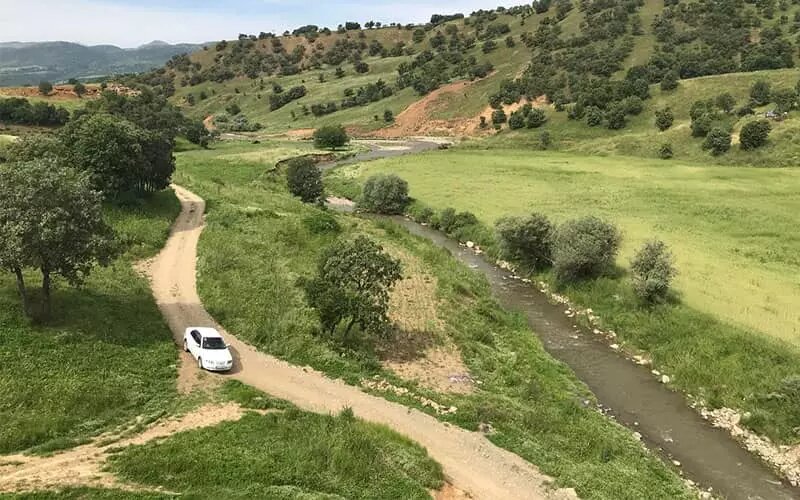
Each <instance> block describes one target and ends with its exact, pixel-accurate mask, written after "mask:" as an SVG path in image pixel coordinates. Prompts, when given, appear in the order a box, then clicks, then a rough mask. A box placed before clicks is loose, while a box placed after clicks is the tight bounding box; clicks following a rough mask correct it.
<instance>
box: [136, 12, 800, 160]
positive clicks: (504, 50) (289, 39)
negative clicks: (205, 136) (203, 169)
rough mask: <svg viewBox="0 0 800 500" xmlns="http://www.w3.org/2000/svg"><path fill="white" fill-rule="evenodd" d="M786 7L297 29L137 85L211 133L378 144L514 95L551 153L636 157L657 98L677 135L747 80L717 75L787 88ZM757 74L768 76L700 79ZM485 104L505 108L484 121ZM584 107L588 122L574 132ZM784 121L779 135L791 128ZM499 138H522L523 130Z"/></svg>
mask: <svg viewBox="0 0 800 500" xmlns="http://www.w3.org/2000/svg"><path fill="white" fill-rule="evenodd" d="M799 9H800V7H798V6H797V5H795V4H789V3H787V2H780V3H777V4H775V3H774V2H773V3H769V2H765V3H759V4H753V5H751V4H741V3H736V2H734V1H732V0H717V1H715V2H698V1H679V2H674V1H668V2H666V3H665V2H662V1H661V0H639V1H626V2H618V1H600V0H596V1H593V2H581V3H580V4H577V3H571V2H570V1H569V0H560V1H556V2H552V3H550V2H540V3H537V4H536V5H535V8H534V7H530V6H523V7H514V8H508V9H505V8H498V9H497V10H494V11H478V12H474V13H472V14H471V15H470V16H467V17H466V18H463V16H459V15H455V16H447V17H445V16H434V18H433V19H432V21H433V22H431V23H427V24H425V25H418V26H410V25H409V26H397V25H394V26H380V27H379V26H372V25H370V26H371V27H370V28H366V27H364V29H362V27H361V26H360V25H358V24H357V23H348V24H347V25H346V26H343V27H340V29H339V30H336V31H330V30H327V29H319V28H318V27H316V26H306V27H301V28H298V29H297V30H295V31H294V32H293V33H288V32H287V33H286V34H284V36H276V35H273V34H270V33H261V34H259V35H241V36H240V38H239V39H238V40H234V41H223V42H219V43H217V44H210V45H208V46H206V47H205V48H204V49H203V50H200V51H197V52H195V53H192V54H191V55H189V56H188V57H182V56H179V57H175V58H174V59H173V60H171V61H170V62H169V63H167V65H166V66H165V67H164V68H162V69H160V70H158V71H154V72H152V73H150V74H147V75H144V76H142V77H140V79H139V81H140V82H143V83H147V84H150V85H155V86H161V87H162V88H163V89H165V90H166V91H167V93H169V94H172V100H173V102H175V103H176V104H179V105H181V106H183V107H184V108H185V111H186V112H187V113H188V114H190V115H193V116H195V117H197V118H206V117H207V116H209V115H214V116H215V122H216V123H217V125H218V126H219V127H220V128H222V129H223V130H232V131H254V130H263V131H266V132H268V133H280V132H285V131H288V130H293V129H308V128H312V127H316V126H319V125H323V124H328V123H342V124H344V125H346V126H348V127H349V128H350V129H351V131H353V132H355V133H359V134H367V135H380V136H384V137H398V136H407V135H457V136H465V135H491V134H492V132H493V129H494V128H495V127H494V126H493V125H495V124H496V125H498V126H499V127H500V128H503V129H505V128H506V127H507V125H506V124H505V120H507V119H508V118H510V116H509V114H510V113H511V112H513V111H514V110H516V109H517V108H518V107H519V106H520V105H521V103H524V102H526V101H527V102H531V103H532V104H534V105H535V106H536V107H540V108H542V109H544V111H545V113H546V119H547V120H548V121H549V122H550V123H549V124H548V125H547V126H546V127H545V128H544V129H543V130H548V131H549V130H550V129H551V128H552V129H553V131H552V133H551V135H552V136H553V137H552V139H555V140H553V141H552V142H554V143H555V145H556V146H557V147H565V148H567V149H574V148H578V149H579V150H581V151H591V152H603V149H606V150H608V149H609V147H610V146H608V145H602V144H600V143H602V142H603V141H604V140H610V141H612V142H613V141H615V140H616V139H615V138H617V137H621V136H622V135H625V136H626V137H628V135H630V134H632V133H633V134H638V135H639V136H640V137H639V138H638V139H637V138H635V137H634V140H633V142H632V143H631V142H626V144H627V146H626V147H622V148H616V147H611V150H610V151H607V152H622V153H624V154H636V155H645V156H652V155H653V154H654V147H655V148H656V149H657V146H658V145H656V146H654V145H653V143H654V141H656V140H658V141H661V140H662V138H659V137H656V136H657V135H658V134H657V130H656V129H655V128H654V127H650V128H652V130H651V129H650V128H648V126H647V125H646V124H647V122H651V124H652V119H653V116H654V113H655V110H656V109H660V108H661V107H662V106H664V105H669V106H672V107H673V108H674V109H675V110H676V111H677V112H678V115H676V117H675V119H676V123H675V124H676V127H675V128H673V129H672V131H670V132H669V133H667V134H666V135H668V136H674V138H673V139H670V140H674V141H675V142H676V143H678V142H679V141H681V139H682V137H680V136H679V134H677V133H676V132H675V130H680V129H681V127H682V126H683V124H682V123H680V120H682V119H686V118H688V107H689V106H690V105H691V103H692V101H693V100H695V97H694V96H695V95H697V92H698V91H699V93H700V94H701V95H708V96H709V97H711V98H714V97H715V96H716V95H717V94H718V93H721V92H725V91H730V92H731V93H735V94H737V95H736V96H735V97H736V98H737V103H738V105H739V106H743V105H744V104H746V102H747V99H748V90H749V89H748V88H745V87H742V86H741V85H739V84H734V85H733V86H732V87H731V88H730V89H729V88H727V87H726V86H725V85H727V84H728V83H727V82H730V81H736V82H743V81H749V82H751V83H752V82H753V81H755V80H756V79H758V78H764V79H770V78H771V77H772V75H774V74H778V75H782V76H781V78H779V83H780V84H781V85H786V87H787V88H794V82H793V81H791V80H792V79H793V77H792V76H791V72H790V71H789V70H788V69H782V68H791V67H793V66H794V64H795V60H796V58H797V55H796V53H797V50H796V42H795V40H794V33H795V32H796V31H797V28H798V25H799V24H798V20H800V10H799ZM719 13H724V15H721V14H719ZM763 71H778V73H766V74H764V75H763V76H761V77H759V76H753V77H751V76H743V77H742V78H739V77H735V76H733V77H731V78H732V80H726V79H725V77H724V76H719V77H717V78H714V77H713V75H726V74H732V75H733V74H738V73H741V72H745V73H746V75H760V74H761V73H762V72H763ZM780 71H783V73H781V72H780ZM701 77H705V78H701ZM697 78H701V79H699V80H697ZM672 79H674V80H675V81H676V82H678V83H677V87H678V90H677V91H676V92H673V93H672V94H668V93H664V95H663V97H662V96H661V94H660V90H659V86H660V84H661V82H662V81H664V80H667V81H671V80H672ZM451 84H452V85H451ZM665 86H669V83H665ZM683 89H691V91H684V90H683ZM672 95H674V96H675V97H674V98H673V97H670V96H672ZM687 96H688V97H687ZM687 99H688V100H687ZM412 104H413V105H414V106H412ZM795 104H796V103H795ZM500 108H503V109H504V111H505V115H506V116H505V117H498V118H497V119H496V120H495V119H494V117H493V113H494V111H495V109H500ZM770 109H772V108H771V107H769V106H766V105H764V106H762V107H761V109H756V110H755V111H756V112H759V111H761V112H764V111H768V110H770ZM642 111H644V112H642ZM587 112H588V115H592V114H594V115H595V117H597V118H596V120H595V121H596V123H597V124H598V125H600V127H597V128H593V127H590V126H588V125H587V122H588V121H591V120H590V119H589V118H588V117H587V116H588V115H587ZM481 117H483V119H484V120H485V125H484V126H481ZM789 118H790V120H788V121H786V122H784V123H782V124H781V125H780V127H779V128H780V129H783V130H790V129H793V128H794V124H793V120H792V119H791V115H790V117H789ZM567 121H569V122H570V123H569V125H563V126H562V124H563V123H565V122H567ZM718 121H720V122H721V124H722V125H724V126H725V127H729V128H730V129H731V131H732V132H734V134H733V138H734V144H735V142H736V132H737V131H738V129H740V128H741V126H742V125H743V123H744V121H747V120H744V121H739V120H730V119H724V120H718ZM494 122H496V123H494ZM722 122H724V123H722ZM511 128H514V126H513V125H512V127H511ZM379 129H382V130H381V131H380V132H376V131H377V130H379ZM782 134H783V135H792V134H793V132H782ZM512 136H513V137H515V140H516V139H517V136H523V143H524V142H525V139H526V138H527V139H529V140H528V142H529V143H531V144H533V145H538V137H539V134H538V133H537V134H530V133H524V132H516V133H515V134H512ZM534 136H535V137H534ZM641 137H644V139H642V138H641ZM587 140H588V142H589V143H588V144H585V142H586V141H587ZM688 142H689V144H690V147H688V148H687V147H682V145H681V146H678V150H681V151H682V152H683V153H685V154H688V155H689V156H700V155H703V156H708V155H707V154H706V153H705V152H704V151H703V150H702V148H701V147H700V144H699V142H702V140H701V141H697V140H692V141H688ZM578 144H580V145H578ZM631 144H636V145H637V146H636V147H632V146H631ZM695 146H696V147H695ZM779 149H780V148H779ZM676 154H677V151H676ZM754 156H755V159H754V160H753V161H755V162H756V163H758V162H760V161H761V159H760V157H759V156H758V155H754ZM761 156H763V155H761ZM713 161H715V162H717V161H719V162H722V163H725V162H728V160H726V159H714V160H713ZM738 162H739V161H738V160H736V161H734V163H738ZM745 162H750V159H749V158H748V159H745ZM780 163H781V164H783V163H784V162H782V161H781V162H780Z"/></svg>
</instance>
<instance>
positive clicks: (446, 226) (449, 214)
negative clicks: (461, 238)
mask: <svg viewBox="0 0 800 500" xmlns="http://www.w3.org/2000/svg"><path fill="white" fill-rule="evenodd" d="M455 220H456V209H455V208H451V207H448V208H445V209H444V210H442V213H441V214H439V220H438V224H437V226H438V229H441V230H442V231H444V232H445V233H450V232H451V229H452V228H454V227H455V225H456V224H455Z"/></svg>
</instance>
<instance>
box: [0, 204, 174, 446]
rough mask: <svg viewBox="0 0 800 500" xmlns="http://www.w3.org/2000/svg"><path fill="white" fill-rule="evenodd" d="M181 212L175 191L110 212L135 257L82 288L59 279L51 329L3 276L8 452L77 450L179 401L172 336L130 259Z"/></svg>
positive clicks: (0, 351)
mask: <svg viewBox="0 0 800 500" xmlns="http://www.w3.org/2000/svg"><path fill="white" fill-rule="evenodd" d="M178 210H179V207H178V202H177V200H176V199H175V197H174V195H173V194H172V192H171V191H165V192H162V193H159V194H157V195H155V196H154V197H153V198H152V199H151V200H150V201H148V202H147V203H146V204H145V205H144V206H143V207H142V208H140V209H125V210H122V209H113V208H109V209H108V211H107V214H108V217H109V219H110V221H111V222H112V225H113V226H114V227H115V228H116V230H117V231H118V233H119V234H120V235H121V238H122V240H123V241H124V242H125V243H126V244H127V246H128V251H127V253H126V254H125V256H124V257H122V258H120V259H118V260H117V261H116V262H115V263H114V264H113V265H112V266H111V267H109V268H106V269H97V270H95V271H94V272H93V273H92V276H91V277H90V279H89V280H88V282H87V283H86V286H85V287H84V288H82V289H80V290H76V289H72V288H68V287H66V286H65V285H61V283H58V282H57V283H58V284H57V286H56V290H55V293H54V296H53V305H54V319H53V321H52V323H51V324H48V325H46V326H42V325H35V324H32V323H31V322H30V321H29V320H28V319H26V318H25V317H24V316H23V315H22V313H21V308H20V305H19V297H18V296H17V294H16V288H15V286H14V280H13V278H12V277H11V276H10V275H9V274H5V273H4V274H2V275H0V339H1V340H0V357H2V359H3V362H2V363H0V395H2V397H0V419H2V421H3V425H2V427H0V453H8V452H13V451H19V450H23V449H26V448H30V447H33V446H38V447H39V449H40V450H42V451H44V450H52V449H57V448H64V447H69V446H70V445H72V444H74V443H76V442H80V441H81V440H83V439H85V438H86V437H88V436H91V435H94V434H97V433H98V432H99V431H101V430H103V429H105V428H108V427H109V426H110V425H114V424H119V423H122V422H124V421H127V420H129V419H131V418H133V417H136V416H138V415H148V414H151V413H158V412H160V411H163V409H164V408H165V407H166V406H168V405H169V403H170V401H171V400H172V399H173V398H174V397H175V395H176V389H175V377H176V362H177V354H176V351H175V347H174V345H173V343H172V336H171V334H170V332H169V329H168V328H167V327H166V325H165V324H164V322H163V320H162V318H161V314H160V312H159V311H158V309H157V308H156V305H155V303H154V301H153V299H152V296H151V294H150V289H149V286H148V284H147V281H146V280H145V279H144V278H142V277H140V276H138V275H137V274H136V272H135V271H134V270H133V269H132V267H131V265H132V263H133V262H134V261H135V260H137V259H141V258H144V257H147V256H150V255H153V254H154V253H155V252H157V251H158V250H159V249H160V248H161V246H162V244H163V243H164V241H165V239H166V236H167V232H168V228H169V226H170V224H171V223H172V220H173V219H174V217H175V216H176V215H177V213H178ZM35 279H37V276H36V275H35V274H29V275H28V281H29V284H30V285H32V286H31V288H35V286H33V285H34V284H35V283H36V281H33V280H35Z"/></svg>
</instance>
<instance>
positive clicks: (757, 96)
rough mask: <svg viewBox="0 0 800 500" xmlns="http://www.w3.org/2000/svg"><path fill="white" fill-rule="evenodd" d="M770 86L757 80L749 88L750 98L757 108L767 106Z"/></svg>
mask: <svg viewBox="0 0 800 500" xmlns="http://www.w3.org/2000/svg"><path fill="white" fill-rule="evenodd" d="M771 88H772V85H770V84H769V82H767V81H764V80H758V81H757V82H755V83H754V84H753V86H752V87H750V98H751V99H752V100H753V102H754V103H756V105H758V106H764V105H765V104H769V98H770V90H771Z"/></svg>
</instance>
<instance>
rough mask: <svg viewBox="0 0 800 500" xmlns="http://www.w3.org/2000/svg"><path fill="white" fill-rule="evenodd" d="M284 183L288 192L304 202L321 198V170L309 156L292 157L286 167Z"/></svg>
mask: <svg viewBox="0 0 800 500" xmlns="http://www.w3.org/2000/svg"><path fill="white" fill-rule="evenodd" d="M286 183H287V185H288V187H289V192H291V193H292V194H293V195H295V196H297V197H299V198H300V199H301V200H303V201H304V202H305V203H311V202H314V201H317V200H319V199H321V198H322V192H323V184H322V172H320V170H319V168H317V165H316V164H315V163H314V161H313V160H311V158H294V159H292V160H291V161H289V167H288V168H287V169H286Z"/></svg>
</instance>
